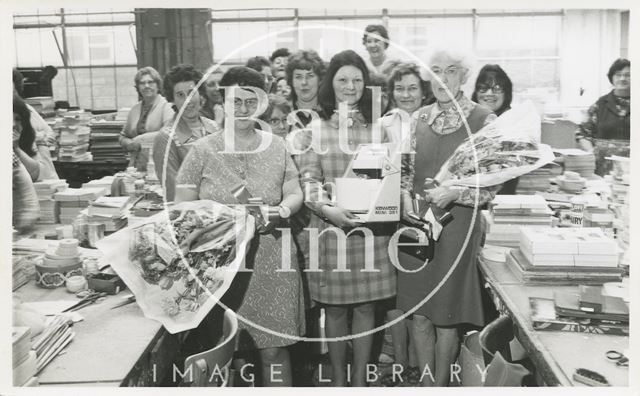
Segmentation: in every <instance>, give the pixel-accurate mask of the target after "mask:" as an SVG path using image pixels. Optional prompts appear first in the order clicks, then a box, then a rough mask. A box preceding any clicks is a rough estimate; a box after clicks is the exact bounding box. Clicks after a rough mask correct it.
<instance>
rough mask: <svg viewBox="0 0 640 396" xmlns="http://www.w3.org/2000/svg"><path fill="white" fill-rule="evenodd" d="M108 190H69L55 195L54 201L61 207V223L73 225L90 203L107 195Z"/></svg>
mask: <svg viewBox="0 0 640 396" xmlns="http://www.w3.org/2000/svg"><path fill="white" fill-rule="evenodd" d="M106 193H107V190H106V189H105V188H101V187H91V188H68V189H66V190H64V191H61V192H58V193H55V194H54V199H55V200H56V201H57V202H58V205H59V206H60V223H61V224H72V223H73V221H74V220H75V219H76V218H77V217H78V215H79V214H80V212H81V211H82V210H83V209H85V208H86V207H88V206H89V203H90V202H92V201H95V200H96V199H98V198H99V197H102V196H104V195H106Z"/></svg>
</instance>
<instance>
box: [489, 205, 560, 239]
mask: <svg viewBox="0 0 640 396" xmlns="http://www.w3.org/2000/svg"><path fill="white" fill-rule="evenodd" d="M490 207H491V209H490V210H489V211H483V213H482V215H483V217H484V221H485V223H486V224H487V238H486V243H487V244H491V245H498V246H505V247H513V248H515V247H518V245H519V242H520V229H521V228H522V227H532V228H540V229H543V230H550V229H551V225H552V222H553V220H552V215H553V212H552V211H551V209H549V207H548V205H547V201H546V200H545V199H544V198H543V197H541V196H539V195H496V197H495V198H494V199H493V201H492V202H491V205H490Z"/></svg>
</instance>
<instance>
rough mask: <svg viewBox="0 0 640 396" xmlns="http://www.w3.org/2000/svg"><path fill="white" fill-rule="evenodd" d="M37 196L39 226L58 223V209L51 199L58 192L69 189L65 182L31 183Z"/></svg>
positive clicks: (58, 180)
mask: <svg viewBox="0 0 640 396" xmlns="http://www.w3.org/2000/svg"><path fill="white" fill-rule="evenodd" d="M33 186H34V187H35V189H36V194H38V202H39V203H40V217H39V218H38V223H40V224H56V223H58V222H59V216H60V208H59V207H58V205H57V204H56V201H55V200H54V199H53V195H54V194H55V193H57V192H59V191H64V190H66V189H67V188H68V187H69V184H67V182H66V181H65V180H61V179H56V180H43V181H39V182H36V183H33Z"/></svg>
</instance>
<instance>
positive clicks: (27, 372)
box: [11, 326, 37, 387]
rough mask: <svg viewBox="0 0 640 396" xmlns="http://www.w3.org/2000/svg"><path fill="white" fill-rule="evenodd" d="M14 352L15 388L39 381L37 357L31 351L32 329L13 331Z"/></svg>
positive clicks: (22, 327)
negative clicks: (36, 376)
mask: <svg viewBox="0 0 640 396" xmlns="http://www.w3.org/2000/svg"><path fill="white" fill-rule="evenodd" d="M11 340H12V350H13V386H16V387H17V386H31V385H30V384H31V383H33V382H34V380H35V381H37V379H35V375H36V374H37V355H36V352H35V351H32V350H31V329H30V328H28V327H24V326H20V327H13V328H12V329H11Z"/></svg>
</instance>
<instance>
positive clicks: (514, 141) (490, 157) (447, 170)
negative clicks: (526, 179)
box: [434, 102, 555, 187]
mask: <svg viewBox="0 0 640 396" xmlns="http://www.w3.org/2000/svg"><path fill="white" fill-rule="evenodd" d="M540 126H541V124H540V116H539V115H538V113H537V111H536V109H535V107H534V106H533V104H531V102H526V103H524V104H522V105H520V106H518V107H516V108H514V109H512V110H509V111H507V112H505V113H504V114H503V115H502V116H500V117H498V118H497V119H496V120H495V121H493V122H491V123H490V124H489V125H487V126H485V127H484V128H482V129H481V130H480V131H478V132H477V133H475V134H473V135H471V136H469V137H467V138H466V139H465V140H464V142H463V143H462V144H461V145H460V146H458V148H457V149H456V150H455V151H454V152H453V154H452V155H451V156H450V157H449V159H448V160H447V161H446V162H445V163H444V164H443V165H442V167H441V168H440V171H439V172H438V174H437V175H436V176H435V178H434V179H435V181H436V182H437V183H438V184H439V185H441V186H465V187H476V186H477V187H490V186H495V185H498V184H502V183H504V182H506V181H508V180H511V179H514V178H516V177H519V176H522V175H525V174H527V173H529V172H531V171H533V170H535V169H538V168H540V167H542V166H544V165H545V164H547V163H549V162H551V161H553V159H554V158H555V157H554V155H553V150H552V149H551V147H549V146H548V145H546V144H542V143H540Z"/></svg>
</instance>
